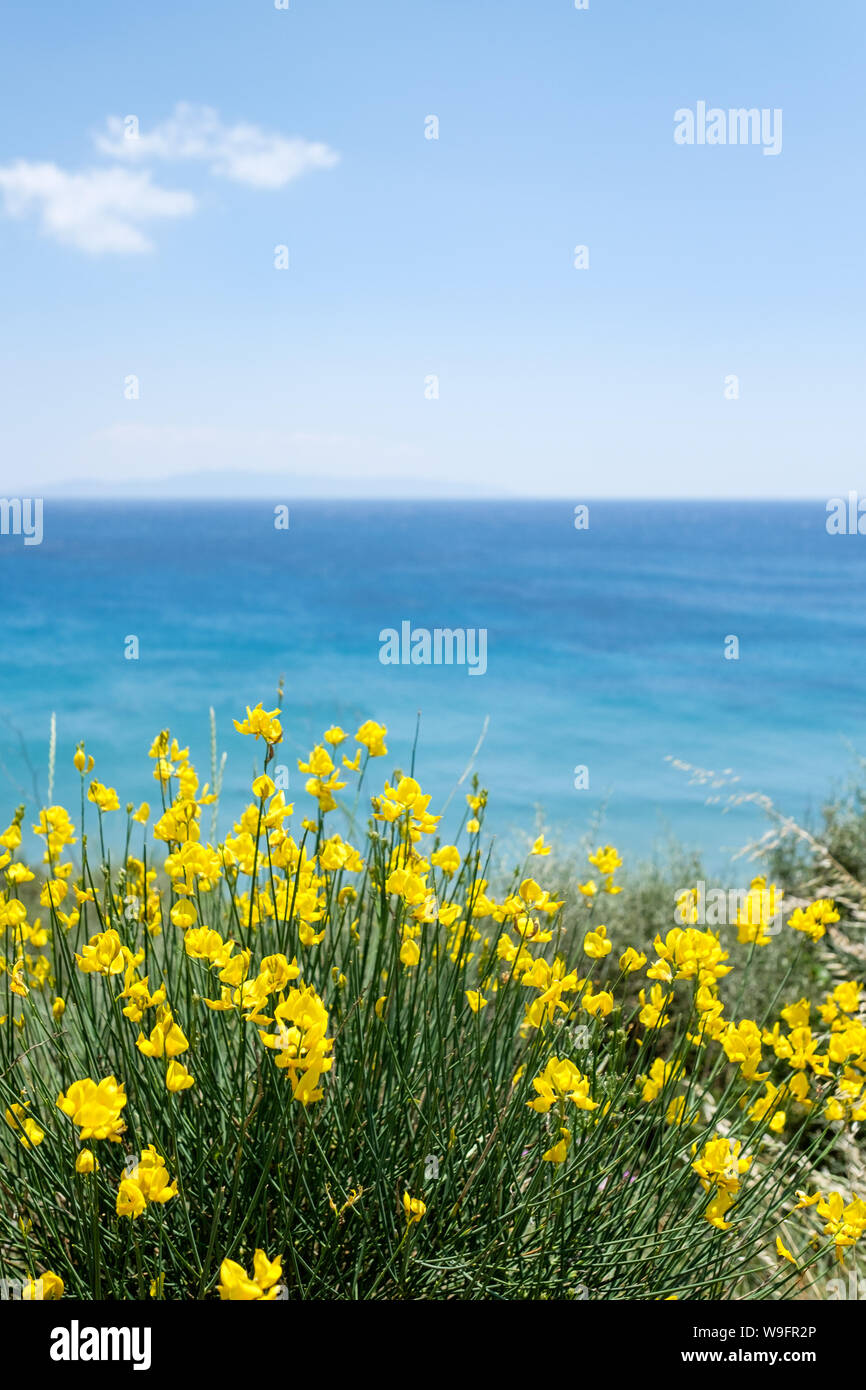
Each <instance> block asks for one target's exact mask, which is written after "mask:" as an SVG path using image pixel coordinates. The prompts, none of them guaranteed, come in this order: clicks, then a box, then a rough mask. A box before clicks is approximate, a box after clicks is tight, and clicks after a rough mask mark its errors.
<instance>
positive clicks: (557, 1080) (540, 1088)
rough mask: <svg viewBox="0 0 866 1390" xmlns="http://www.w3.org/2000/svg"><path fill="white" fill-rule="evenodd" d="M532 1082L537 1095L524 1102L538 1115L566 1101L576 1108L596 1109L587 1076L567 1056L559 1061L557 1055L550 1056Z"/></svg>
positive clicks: (596, 1102)
mask: <svg viewBox="0 0 866 1390" xmlns="http://www.w3.org/2000/svg"><path fill="white" fill-rule="evenodd" d="M532 1084H533V1086H534V1088H535V1090H536V1091H537V1092H538V1095H537V1096H536V1098H535V1100H529V1101H527V1102H526V1103H527V1105H528V1106H529V1108H530V1110H535V1111H537V1112H538V1114H539V1115H546V1114H547V1112H548V1111H549V1110H550V1109H551V1108H552V1107H553V1106H554V1105H556V1104H557V1103H561V1102H566V1101H570V1102H571V1103H572V1104H573V1105H576V1106H577V1108H578V1110H597V1109H598V1101H595V1100H593V1099H592V1097H591V1096H590V1094H589V1087H590V1082H589V1077H587V1076H583V1075H582V1073H581V1072H580V1070H579V1068H578V1067H576V1066H575V1065H574V1063H573V1062H570V1061H568V1059H567V1058H563V1060H562V1061H560V1060H559V1058H558V1057H551V1059H550V1061H549V1062H548V1063H547V1066H546V1067H545V1068H544V1071H543V1072H540V1073H539V1075H538V1076H536V1077H535V1079H534V1081H533V1083H532Z"/></svg>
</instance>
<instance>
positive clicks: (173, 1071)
mask: <svg viewBox="0 0 866 1390" xmlns="http://www.w3.org/2000/svg"><path fill="white" fill-rule="evenodd" d="M165 1084H166V1088H167V1089H168V1090H169V1091H186V1090H188V1088H189V1087H190V1086H194V1085H195V1077H194V1076H191V1075H190V1073H189V1072H188V1071H187V1069H186V1067H185V1066H184V1065H183V1063H182V1062H169V1064H168V1068H167V1070H166V1073H165Z"/></svg>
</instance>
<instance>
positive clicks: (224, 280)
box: [0, 0, 866, 499]
mask: <svg viewBox="0 0 866 1390" xmlns="http://www.w3.org/2000/svg"><path fill="white" fill-rule="evenodd" d="M864 27H866V26H864V14H863V9H862V5H861V4H860V3H859V0H858V3H855V2H854V0H851V2H850V3H839V4H831V5H829V6H819V5H817V4H807V3H804V2H803V0H793V3H792V0H784V3H782V0H778V3H777V0H761V3H760V4H758V5H756V4H755V0H732V3H728V4H726V5H724V6H721V5H710V4H696V3H695V0H659V3H638V0H590V8H589V9H588V10H587V11H577V10H575V9H574V5H573V0H532V3H530V2H529V0H470V2H468V3H467V0H432V2H431V3H421V0H418V3H407V0H367V3H364V4H358V3H355V0H291V8H290V9H289V10H288V11H278V10H276V9H275V8H274V5H273V0H231V2H230V0H214V2H213V3H203V2H202V0H184V3H183V4H182V5H177V4H176V3H168V0H153V2H152V3H148V4H147V5H134V4H133V5H123V6H118V5H116V4H114V3H112V4H109V3H101V0H89V2H88V4H87V5H86V6H85V7H83V8H82V7H73V6H59V5H53V6H50V7H42V6H38V5H33V4H32V0H30V2H29V3H24V2H23V0H7V2H6V4H5V6H4V45H3V56H2V60H0V61H2V78H3V80H2V82H0V132H2V134H0V266H2V269H0V276H2V296H3V302H4V321H5V333H4V334H3V340H2V387H0V391H2V411H3V419H4V435H5V441H4V449H3V451H2V458H0V488H2V490H3V492H4V493H6V494H23V495H26V494H28V492H29V491H31V490H32V489H33V488H35V487H36V486H45V487H46V488H50V487H52V486H55V485H57V484H59V483H64V482H65V483H66V484H67V485H68V484H69V482H70V481H71V480H78V479H83V480H90V483H91V485H94V484H95V485H97V486H102V485H106V486H111V485H113V484H114V483H115V482H116V481H117V479H118V478H121V477H123V478H126V479H131V480H133V482H134V483H135V484H136V485H144V483H145V482H146V481H147V480H149V483H148V485H149V486H153V480H154V479H161V478H162V477H163V476H175V475H183V476H189V475H194V474H195V473H196V472H198V471H200V470H217V471H220V472H223V471H225V472H227V473H231V474H233V475H237V477H236V478H235V479H234V481H233V485H236V486H237V487H238V488H242V487H243V476H242V475H244V474H247V473H249V474H257V475H258V474H262V473H265V474H269V475H278V476H279V475H292V476H298V477H299V478H302V479H304V480H305V485H306V486H307V487H310V486H313V487H315V486H316V485H317V480H319V479H321V480H322V483H321V486H322V488H323V490H325V491H332V490H333V489H334V486H336V487H337V490H338V491H339V490H343V491H347V492H351V491H353V490H354V491H359V492H362V491H366V490H367V489H370V490H372V491H373V492H383V491H384V492H393V493H397V494H399V493H400V492H402V491H404V490H405V489H406V488H407V487H411V486H415V487H417V486H419V484H418V482H417V481H415V482H414V483H412V480H413V479H414V480H418V479H420V480H422V481H421V483H420V486H421V488H422V490H423V489H425V488H427V487H428V486H429V490H430V491H436V492H440V493H442V492H444V493H448V492H457V493H459V492H461V491H462V490H463V489H464V488H466V487H467V486H470V487H475V488H478V489H480V490H481V491H488V490H489V491H501V492H504V493H510V494H528V495H540V496H567V497H571V496H574V497H576V498H578V499H579V498H581V497H584V496H598V495H622V496H636V495H638V496H639V495H651V496H670V495H679V496H683V495H695V496H698V495H703V496H713V495H727V496H738V495H744V496H746V495H751V496H755V495H761V496H780V497H788V496H801V495H816V496H817V495H820V496H827V495H832V494H833V493H836V492H842V491H847V489H848V488H849V487H856V486H857V485H858V483H859V482H860V481H861V480H862V471H861V460H862V438H863V420H862V413H861V409H860V406H859V398H861V397H862V395H863V391H862V379H863V375H862V374H863V366H864V362H863V333H862V324H863V321H864V303H863V301H864V272H863V250H862V227H863V212H864V206H863V204H864V194H863V180H862V148H863V144H864V136H866V131H864V124H866V122H864V106H863V101H862V96H861V93H862V71H863V62H864V41H863V40H864ZM699 101H706V102H707V104H708V105H709V106H711V107H712V106H718V107H720V108H723V109H728V108H731V107H741V106H742V107H749V108H752V107H756V108H759V109H763V108H770V109H775V108H781V110H782V113H783V126H782V129H783V145H782V150H781V153H780V154H779V155H778V156H775V157H774V156H766V155H765V154H764V153H763V151H762V149H761V148H759V147H754V146H745V147H744V146H730V145H728V146H725V147H718V146H717V147H710V146H691V147H682V146H678V145H677V144H675V142H674V139H673V130H674V112H675V111H676V110H677V109H680V108H686V107H688V108H694V107H695V106H696V104H697V103H698V102H699ZM179 103H184V104H185V108H184V110H183V111H182V112H181V113H180V114H177V107H178V104H179ZM203 107H204V108H209V109H210V110H211V111H212V112H215V113H217V114H216V115H213V116H210V117H203V116H202V113H201V108H203ZM130 114H133V115H135V116H137V118H138V120H139V124H140V134H141V137H142V140H143V144H142V147H141V152H140V153H138V154H137V155H136V156H135V157H131V156H128V154H127V153H126V150H125V149H124V148H123V146H122V144H121V146H120V147H118V145H117V141H116V137H112V136H111V133H110V131H109V128H108V127H107V125H106V122H107V120H108V118H110V117H121V118H122V117H126V116H127V115H130ZM429 115H436V116H437V117H438V119H439V123H440V126H439V139H438V140H427V139H425V138H424V128H425V118H426V117H427V116H429ZM172 118H173V119H174V125H173V126H172V127H166V124H165V123H166V122H167V121H169V120H171V119H172ZM239 127H240V128H241V129H240V130H239ZM100 136H101V137H102V143H101V145H100V142H99V137H100ZM113 140H114V143H112V141H113ZM286 141H290V142H292V141H294V142H301V143H294V144H291V145H289V146H286V144H285V142H286ZM191 142H193V143H196V146H197V149H198V154H199V156H200V157H195V158H193V157H189V146H190V143H191ZM184 150H185V151H186V153H184ZM250 150H253V152H254V153H255V154H256V159H257V162H254V164H253V166H252V168H251V166H250V163H249V159H248V158H247V156H248V155H249V153H250ZM167 156H171V157H167ZM287 161H288V162H287ZM293 161H294V164H293ZM295 164H297V166H298V168H299V169H300V172H297V170H295V172H296V174H297V176H290V173H291V172H292V170H293V169H294V165H295ZM46 166H47V169H46ZM75 175H80V176H81V177H80V179H79V180H78V181H75V179H74V176H75ZM142 181H143V182H142ZM106 188H108V189H109V195H110V198H111V199H112V200H113V202H112V205H111V206H112V218H114V219H119V222H120V228H119V230H118V229H117V228H115V230H114V231H113V232H112V230H111V226H110V227H109V230H108V232H106V230H105V222H106V217H105V215H104V213H105V209H104V207H103V206H102V204H101V203H100V201H99V199H100V197H104V196H105V189H106ZM46 190H48V191H47V192H46ZM85 199H89V200H91V203H92V202H93V200H94V199H95V200H96V201H95V204H94V206H93V208H92V210H91V212H90V213H89V214H88V215H87V216H85V215H84V213H83V208H84V205H85ZM90 205H91V204H90V203H88V204H87V206H90ZM157 206H158V207H160V208H162V209H163V211H164V210H165V209H166V208H170V209H171V212H170V215H160V216H155V217H153V218H148V217H144V216H143V215H142V210H143V209H144V210H148V209H149V210H152V209H153V208H154V207H157ZM124 208H126V211H127V212H128V213H129V218H128V220H127V221H124V216H125V213H124ZM47 214H50V216H51V217H52V218H53V223H52V225H51V226H48V227H46V225H45V217H46V215H47ZM112 225H113V224H112ZM130 229H131V230H130ZM106 238H107V239H108V242H109V245H107V246H106V245H105V244H104V242H105V240H106ZM125 238H126V242H127V244H126V245H125V246H124V245H123V243H124V239H125ZM112 239H113V242H114V243H117V244H112ZM142 240H143V241H146V242H148V243H149V244H150V249H144V250H143V249H140V243H141V242H142ZM281 244H284V245H286V246H288V248H289V256H290V267H289V269H288V270H287V271H278V270H276V269H275V268H274V247H275V246H276V245H281ZM577 244H585V245H587V246H588V247H589V251H590V266H589V269H588V270H585V271H581V270H576V269H575V268H574V266H573V248H574V247H575V245H577ZM131 374H134V375H136V376H137V377H138V379H139V383H140V398H139V399H138V400H127V399H125V398H124V380H125V378H127V377H128V376H129V375H131ZM430 375H436V376H437V377H438V378H439V398H438V399H436V400H428V399H425V394H424V384H425V378H427V377H428V376H430ZM730 375H736V376H737V377H738V378H739V392H740V394H739V399H736V400H728V399H725V379H726V377H728V376H730ZM334 480H336V484H335V483H334Z"/></svg>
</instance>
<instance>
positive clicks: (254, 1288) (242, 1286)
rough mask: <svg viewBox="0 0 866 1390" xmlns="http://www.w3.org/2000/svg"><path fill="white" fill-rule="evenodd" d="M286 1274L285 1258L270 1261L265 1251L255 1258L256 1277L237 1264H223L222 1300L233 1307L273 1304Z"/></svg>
mask: <svg viewBox="0 0 866 1390" xmlns="http://www.w3.org/2000/svg"><path fill="white" fill-rule="evenodd" d="M282 1273H283V1261H282V1257H281V1256H279V1255H278V1256H277V1258H276V1259H275V1260H269V1259H268V1257H267V1255H266V1254H265V1252H264V1250H257V1251H256V1252H255V1255H254V1256H253V1277H252V1278H250V1277H249V1275H248V1274H247V1272H246V1270H245V1269H244V1268H243V1266H242V1265H239V1264H237V1263H236V1261H235V1260H223V1262H222V1264H221V1265H220V1282H219V1285H218V1288H219V1296H220V1299H221V1300H222V1301H223V1302H229V1303H255V1302H261V1303H273V1301H274V1300H275V1299H276V1298H277V1297H278V1295H279V1292H280V1290H279V1288H278V1287H277V1284H278V1280H279V1279H280V1278H281V1276H282Z"/></svg>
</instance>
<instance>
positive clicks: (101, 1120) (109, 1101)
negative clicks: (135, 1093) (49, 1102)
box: [57, 1076, 126, 1144]
mask: <svg viewBox="0 0 866 1390" xmlns="http://www.w3.org/2000/svg"><path fill="white" fill-rule="evenodd" d="M125 1105H126V1095H125V1093H124V1090H123V1086H122V1084H120V1083H119V1082H118V1081H116V1079H115V1078H114V1077H113V1076H106V1077H104V1078H103V1080H102V1081H100V1082H99V1083H98V1084H97V1083H96V1082H95V1081H93V1080H92V1079H91V1078H90V1077H89V1076H88V1077H85V1079H84V1080H83V1081H73V1083H72V1085H71V1086H70V1087H69V1088H68V1090H66V1091H61V1092H60V1095H59V1096H58V1097H57V1107H58V1109H60V1110H62V1111H63V1113H64V1115H69V1117H70V1118H71V1120H72V1123H73V1124H74V1125H77V1126H78V1127H79V1128H80V1130H81V1138H82V1139H110V1140H111V1142H112V1143H115V1144H119V1143H120V1136H121V1134H123V1132H124V1130H125V1129H126V1125H125V1124H124V1123H123V1121H122V1120H121V1118H120V1112H121V1110H122V1109H123V1107H124V1106H125Z"/></svg>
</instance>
